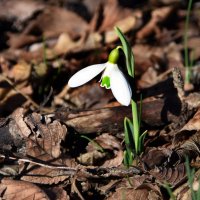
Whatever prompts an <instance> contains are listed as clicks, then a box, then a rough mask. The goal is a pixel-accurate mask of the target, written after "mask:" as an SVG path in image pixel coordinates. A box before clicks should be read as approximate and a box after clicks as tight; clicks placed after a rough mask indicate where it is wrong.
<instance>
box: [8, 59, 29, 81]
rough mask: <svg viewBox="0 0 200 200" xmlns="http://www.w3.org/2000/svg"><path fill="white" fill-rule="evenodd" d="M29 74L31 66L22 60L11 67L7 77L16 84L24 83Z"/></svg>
mask: <svg viewBox="0 0 200 200" xmlns="http://www.w3.org/2000/svg"><path fill="white" fill-rule="evenodd" d="M30 73H31V65H30V64H28V63H27V62H25V61H23V60H22V61H19V62H18V63H17V64H16V65H14V66H13V68H12V70H11V71H10V73H9V77H10V78H13V79H14V80H15V81H16V82H18V81H25V80H27V79H28V78H29V76H30Z"/></svg>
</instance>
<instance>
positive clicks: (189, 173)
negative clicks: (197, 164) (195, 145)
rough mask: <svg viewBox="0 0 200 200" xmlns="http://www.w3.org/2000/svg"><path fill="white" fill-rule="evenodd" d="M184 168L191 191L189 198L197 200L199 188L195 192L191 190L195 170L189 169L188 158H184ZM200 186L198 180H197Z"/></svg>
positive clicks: (199, 197) (199, 194) (199, 192)
mask: <svg viewBox="0 0 200 200" xmlns="http://www.w3.org/2000/svg"><path fill="white" fill-rule="evenodd" d="M185 167H186V173H187V178H188V185H189V187H190V190H191V196H192V200H199V199H200V186H199V187H198V190H197V191H195V190H194V188H193V183H194V178H195V170H194V169H191V168H190V163H189V159H188V157H186V161H185ZM199 185H200V180H199Z"/></svg>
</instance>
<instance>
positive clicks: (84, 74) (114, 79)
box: [68, 48, 132, 106]
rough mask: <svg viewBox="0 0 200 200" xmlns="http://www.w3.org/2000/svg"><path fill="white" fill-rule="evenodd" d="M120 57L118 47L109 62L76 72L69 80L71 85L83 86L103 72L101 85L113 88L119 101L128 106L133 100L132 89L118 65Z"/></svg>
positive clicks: (113, 51)
mask: <svg viewBox="0 0 200 200" xmlns="http://www.w3.org/2000/svg"><path fill="white" fill-rule="evenodd" d="M118 58H119V50H118V49H117V48H116V49H114V50H112V51H111V53H110V55H109V58H108V62H106V63H103V64H96V65H90V66H88V67H86V68H83V69H82V70H80V71H78V72H77V73H76V74H74V75H73V76H72V77H71V78H70V80H69V82H68V85H69V87H72V88H74V87H78V86H81V85H83V84H85V83H87V82H88V81H90V80H91V79H93V78H94V77H95V76H97V75H98V74H100V73H101V72H103V74H102V77H101V80H100V81H101V87H105V88H106V89H111V91H112V93H113V95H114V97H115V98H116V99H117V101H118V102H119V103H121V104H122V105H125V106H128V105H129V104H130V102H131V96H132V91H131V87H130V85H129V83H128V81H127V80H126V77H125V76H124V74H123V73H122V71H121V70H120V69H119V67H118V65H117V60H118Z"/></svg>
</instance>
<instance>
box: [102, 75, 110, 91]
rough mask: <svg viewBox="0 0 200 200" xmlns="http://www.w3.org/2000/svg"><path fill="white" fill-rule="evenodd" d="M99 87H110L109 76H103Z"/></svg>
mask: <svg viewBox="0 0 200 200" xmlns="http://www.w3.org/2000/svg"><path fill="white" fill-rule="evenodd" d="M101 87H105V88H106V89H110V78H109V77H108V76H105V77H103V78H102V80H101Z"/></svg>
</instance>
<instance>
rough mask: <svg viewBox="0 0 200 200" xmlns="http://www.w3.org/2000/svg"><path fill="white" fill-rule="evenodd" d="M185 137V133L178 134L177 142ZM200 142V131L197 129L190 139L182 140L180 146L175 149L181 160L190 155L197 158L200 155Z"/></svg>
mask: <svg viewBox="0 0 200 200" xmlns="http://www.w3.org/2000/svg"><path fill="white" fill-rule="evenodd" d="M185 135H187V134H185ZM183 137H184V135H183V133H182V134H180V135H178V137H176V142H178V140H180V141H182V139H183ZM199 142H200V131H197V132H196V133H195V134H194V135H192V136H191V137H190V138H189V139H187V140H185V141H184V142H182V144H181V145H180V147H178V148H177V149H175V151H176V153H177V154H178V156H179V158H180V160H184V159H185V156H188V157H189V158H195V157H197V156H199V155H200V148H199V145H198V144H199Z"/></svg>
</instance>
